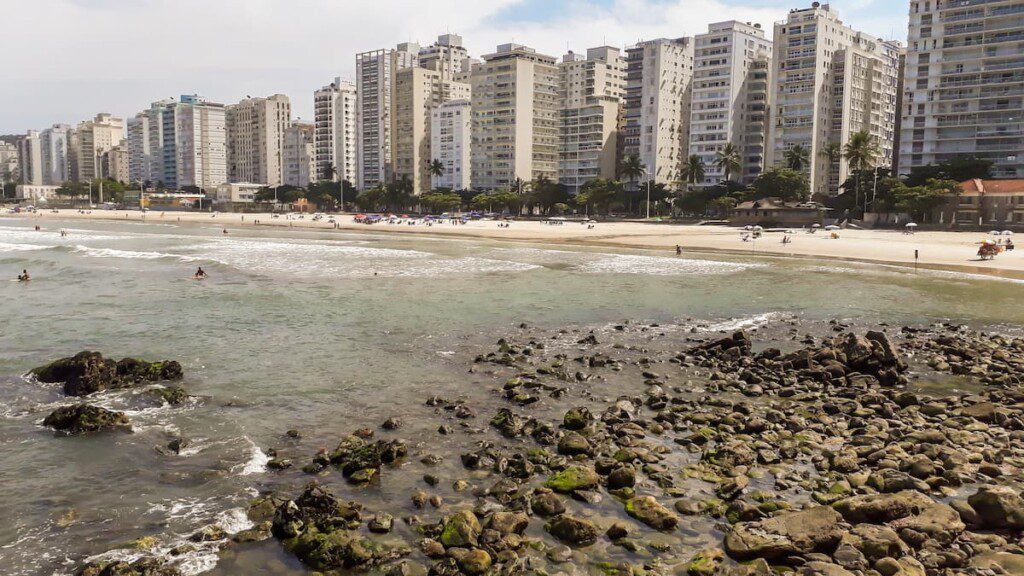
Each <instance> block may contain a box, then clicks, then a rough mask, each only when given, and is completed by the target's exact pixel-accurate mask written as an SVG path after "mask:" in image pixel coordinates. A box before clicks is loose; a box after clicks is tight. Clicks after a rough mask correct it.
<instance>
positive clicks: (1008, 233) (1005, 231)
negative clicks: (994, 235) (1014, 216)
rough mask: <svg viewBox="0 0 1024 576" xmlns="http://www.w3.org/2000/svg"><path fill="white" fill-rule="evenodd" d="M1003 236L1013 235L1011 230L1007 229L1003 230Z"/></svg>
mask: <svg viewBox="0 0 1024 576" xmlns="http://www.w3.org/2000/svg"><path fill="white" fill-rule="evenodd" d="M1003 236H1013V232H1011V231H1009V230H1003Z"/></svg>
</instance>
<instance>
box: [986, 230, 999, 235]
mask: <svg viewBox="0 0 1024 576" xmlns="http://www.w3.org/2000/svg"><path fill="white" fill-rule="evenodd" d="M989 234H991V235H993V236H999V235H1000V234H1002V232H1000V231H999V230H993V231H991V232H989Z"/></svg>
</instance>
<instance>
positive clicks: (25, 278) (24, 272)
mask: <svg viewBox="0 0 1024 576" xmlns="http://www.w3.org/2000/svg"><path fill="white" fill-rule="evenodd" d="M31 279H32V277H31V276H29V275H28V270H22V271H21V274H18V282H28V281H29V280H31Z"/></svg>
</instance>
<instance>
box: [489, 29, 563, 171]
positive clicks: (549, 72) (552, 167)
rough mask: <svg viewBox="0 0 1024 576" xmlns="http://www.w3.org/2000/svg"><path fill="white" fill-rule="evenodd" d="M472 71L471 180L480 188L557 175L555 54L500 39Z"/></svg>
mask: <svg viewBox="0 0 1024 576" xmlns="http://www.w3.org/2000/svg"><path fill="white" fill-rule="evenodd" d="M483 59H484V62H483V63H482V64H479V65H477V66H475V67H474V68H473V72H472V108H473V140H472V184H473V187H474V188H479V189H482V190H496V189H499V188H509V187H512V186H515V185H516V183H517V179H520V180H522V181H524V182H526V183H529V182H530V181H533V180H535V179H537V178H539V177H541V176H544V177H546V178H548V179H550V180H552V181H554V180H555V179H556V178H558V140H559V131H560V130H559V117H558V111H559V101H558V66H557V64H556V60H555V58H553V57H551V56H546V55H544V54H539V53H537V51H536V50H534V49H533V48H529V47H526V46H521V45H519V44H502V45H500V46H498V49H497V51H496V52H494V53H493V54H488V55H486V56H484V57H483Z"/></svg>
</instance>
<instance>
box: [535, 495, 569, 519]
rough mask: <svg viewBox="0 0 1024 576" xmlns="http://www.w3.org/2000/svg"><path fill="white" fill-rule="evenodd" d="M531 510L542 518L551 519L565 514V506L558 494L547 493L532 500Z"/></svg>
mask: <svg viewBox="0 0 1024 576" xmlns="http://www.w3.org/2000/svg"><path fill="white" fill-rule="evenodd" d="M530 510H532V511H533V513H534V514H536V515H537V516H540V517H541V518H549V517H551V516H558V515H559V514H561V513H563V512H565V504H564V503H563V502H562V499H561V498H559V497H558V495H557V494H552V493H550V492H545V493H543V494H537V495H536V496H534V497H533V499H531V500H530Z"/></svg>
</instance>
